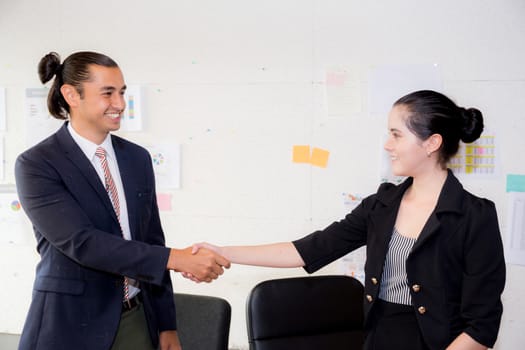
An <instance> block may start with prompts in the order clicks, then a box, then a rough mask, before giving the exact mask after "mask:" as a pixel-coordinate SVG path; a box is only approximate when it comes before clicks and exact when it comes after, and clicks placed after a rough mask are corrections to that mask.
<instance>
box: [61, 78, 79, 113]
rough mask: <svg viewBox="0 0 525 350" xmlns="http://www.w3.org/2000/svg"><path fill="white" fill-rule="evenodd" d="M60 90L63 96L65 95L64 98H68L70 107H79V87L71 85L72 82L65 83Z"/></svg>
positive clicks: (67, 101)
mask: <svg viewBox="0 0 525 350" xmlns="http://www.w3.org/2000/svg"><path fill="white" fill-rule="evenodd" d="M60 92H61V93H62V96H63V97H64V100H66V103H67V104H68V105H69V107H73V108H74V107H77V106H78V104H79V100H80V94H79V93H78V91H77V89H76V88H75V87H74V86H73V85H71V84H64V85H62V86H61V87H60Z"/></svg>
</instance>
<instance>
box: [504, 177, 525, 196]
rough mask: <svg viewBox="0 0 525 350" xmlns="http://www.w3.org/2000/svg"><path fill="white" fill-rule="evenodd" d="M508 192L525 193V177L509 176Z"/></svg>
mask: <svg viewBox="0 0 525 350" xmlns="http://www.w3.org/2000/svg"><path fill="white" fill-rule="evenodd" d="M507 192H525V175H516V174H508V175H507Z"/></svg>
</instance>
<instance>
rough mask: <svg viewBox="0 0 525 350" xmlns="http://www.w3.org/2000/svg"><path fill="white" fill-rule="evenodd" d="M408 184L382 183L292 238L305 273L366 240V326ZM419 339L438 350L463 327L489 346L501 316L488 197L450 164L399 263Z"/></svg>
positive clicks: (499, 268)
mask: <svg viewBox="0 0 525 350" xmlns="http://www.w3.org/2000/svg"><path fill="white" fill-rule="evenodd" d="M411 184H412V178H409V179H407V180H406V181H405V182H403V183H402V184H400V185H398V186H395V185H393V184H389V183H385V184H382V185H381V186H380V187H379V189H378V191H377V193H376V194H374V195H372V196H370V197H367V198H365V199H364V200H363V201H362V203H361V204H360V205H359V206H358V207H357V208H356V209H355V210H353V211H352V212H351V213H350V214H348V215H347V216H346V217H345V218H344V219H343V220H341V221H339V222H334V223H333V224H332V225H330V226H328V227H327V228H326V229H324V230H321V231H317V232H314V233H312V234H310V235H308V236H306V237H304V238H302V239H300V240H297V241H295V242H294V244H295V247H296V248H297V250H298V251H299V254H300V255H301V256H302V258H303V260H304V261H305V263H306V265H305V269H306V271H308V272H309V273H312V272H314V271H316V270H318V269H319V268H321V267H323V266H325V265H326V264H328V263H330V262H332V261H334V260H336V259H338V258H340V257H342V256H344V255H345V254H347V253H348V252H351V251H353V250H355V249H357V248H359V247H361V246H363V245H367V248H366V249H367V261H366V264H365V276H366V277H365V278H366V280H365V300H364V310H365V329H369V328H370V326H371V325H370V324H369V322H370V317H368V316H369V313H370V311H371V310H372V309H373V307H374V303H375V300H376V299H377V297H378V295H379V287H380V285H381V276H382V272H383V265H384V262H385V257H386V254H387V250H388V245H389V242H390V237H391V236H392V232H393V227H394V224H395V221H396V216H397V211H398V209H399V205H400V203H401V198H402V196H403V193H404V192H405V191H406V189H407V188H408V187H409V186H410V185H411ZM406 269H407V276H408V282H409V286H410V287H411V288H410V293H411V296H412V303H413V305H414V311H415V312H416V315H417V318H418V323H419V325H420V328H421V331H422V334H423V337H424V339H425V342H426V343H427V345H428V346H429V347H430V348H431V349H444V348H446V346H448V345H449V344H450V343H451V342H452V340H454V338H455V337H457V336H458V335H459V334H461V333H462V332H466V333H467V334H468V335H470V336H471V337H472V338H473V339H475V340H476V341H478V342H479V343H481V344H483V345H485V346H488V347H492V346H493V345H494V342H495V341H496V337H497V333H498V329H499V324H500V320H501V314H502V310H503V307H502V303H501V299H500V296H501V293H502V292H503V288H504V285H505V262H504V258H503V246H502V242H501V235H500V232H499V228H498V220H497V216H496V210H495V207H494V203H492V202H491V201H489V200H487V199H482V198H478V197H476V196H474V195H472V194H470V193H468V192H467V191H465V190H464V189H463V187H462V186H461V184H460V183H459V181H458V180H457V179H456V177H455V176H454V175H453V174H452V172H451V171H450V170H449V172H448V177H447V180H446V181H445V184H444V186H443V189H442V191H441V194H440V197H439V200H438V203H437V205H436V208H435V210H434V211H433V213H432V214H431V215H430V217H429V219H428V221H427V223H426V224H425V226H424V228H423V230H422V232H421V234H420V235H419V238H418V239H417V241H416V243H415V245H414V247H413V249H412V251H411V252H410V255H409V256H408V258H407V262H406Z"/></svg>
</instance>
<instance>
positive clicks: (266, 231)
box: [0, 0, 525, 349]
mask: <svg viewBox="0 0 525 350" xmlns="http://www.w3.org/2000/svg"><path fill="white" fill-rule="evenodd" d="M524 16H525V2H524V1H522V0H501V1H479V0H476V1H475V0H466V1H454V0H442V1H437V2H436V1H415V0H396V1H356V0H350V1H349V0H345V1H343V0H339V1H336V0H323V1H319V0H288V1H282V0H279V1H276V0H267V1H264V2H255V1H246V0H209V1H203V0H193V1H181V0H173V1H172V0H170V1H167V0H166V1H161V0H152V1H148V2H143V1H129V0H128V1H123V0H115V1H102V0H91V1H80V0H73V1H66V0H48V1H31V0H0V86H3V87H5V88H7V122H8V129H7V131H6V132H3V135H4V138H5V149H6V151H5V167H6V174H5V181H4V183H6V184H9V183H13V182H14V176H13V173H12V169H13V163H14V159H15V157H16V155H17V154H18V153H20V152H21V151H23V150H24V148H25V144H24V133H25V128H26V125H25V122H24V89H25V88H26V87H39V86H40V84H39V82H38V79H37V74H36V66H37V63H38V60H39V59H40V58H41V57H42V56H43V55H44V54H45V53H47V52H49V51H52V50H54V51H57V52H59V53H60V54H61V55H62V56H63V57H64V58H65V57H66V56H67V55H69V54H70V53H71V52H73V51H77V50H96V51H100V52H103V53H106V54H108V55H109V56H111V57H113V58H114V59H115V60H116V61H117V62H118V63H119V65H120V66H121V68H122V69H123V71H124V74H125V78H126V81H127V83H128V84H141V85H142V86H143V87H144V88H145V98H146V101H147V108H146V113H145V114H146V117H147V129H146V130H145V131H144V132H140V133H127V134H124V136H126V137H128V138H130V139H132V140H134V141H136V142H139V143H147V142H153V141H156V140H176V141H178V142H180V143H181V145H182V188H181V189H180V190H174V191H171V193H172V194H173V211H171V212H163V213H162V220H163V225H164V228H165V231H166V233H167V240H168V243H169V244H170V245H172V246H176V247H184V246H187V245H189V244H191V243H193V242H195V241H202V240H208V241H212V242H215V243H218V244H228V243H250V244H251V243H259V242H272V241H276V240H277V241H284V240H292V239H295V238H298V237H300V236H302V235H303V234H306V233H309V232H310V231H312V230H314V229H316V228H320V227H323V226H325V225H327V224H328V223H330V222H331V221H332V220H335V219H337V218H339V217H341V215H342V214H343V211H342V201H341V193H342V192H347V191H351V192H359V193H362V194H369V193H372V192H373V191H374V190H375V189H376V187H377V185H378V180H379V179H378V178H379V160H378V159H379V157H380V149H381V144H380V142H381V141H380V140H381V135H382V133H383V132H384V130H385V127H386V122H385V118H381V117H377V116H371V115H370V113H369V112H368V109H367V101H368V98H369V96H368V95H367V86H368V81H367V72H368V71H369V69H370V68H371V67H374V66H379V65H384V64H430V63H438V64H439V65H440V67H441V70H442V74H443V79H444V90H445V92H446V93H447V94H449V95H450V96H451V97H453V98H454V99H455V100H456V101H458V103H460V104H462V105H466V106H476V107H478V108H479V109H480V110H482V111H483V112H484V115H485V119H486V124H487V126H488V127H489V128H491V129H492V130H495V131H496V132H497V135H498V147H500V156H501V160H502V167H501V173H500V175H499V176H498V177H496V178H495V179H490V180H467V181H466V182H465V186H466V187H467V188H469V189H471V190H472V191H474V192H475V193H477V194H479V195H481V196H486V197H488V198H491V199H493V200H494V201H495V202H496V205H497V207H498V210H499V216H500V221H501V228H502V233H503V235H504V234H505V223H506V209H507V202H506V201H507V195H506V193H505V174H507V173H517V174H524V173H525V162H524V161H525V157H524V156H523V149H525V141H524V140H525V138H524V137H523V134H524V132H525V123H524V117H525V116H524V114H523V113H524V110H525V97H524V96H525V66H524V62H525V40H523V37H524V34H525V20H524V18H525V17H524ZM333 65H343V66H351V67H354V68H355V69H357V70H358V72H359V74H360V76H361V83H360V85H361V86H360V87H361V91H362V105H363V110H362V111H361V112H359V113H353V114H351V115H348V116H347V117H344V118H343V117H340V118H329V117H327V116H326V109H325V107H326V106H325V103H324V85H323V84H324V75H323V74H324V69H325V68H326V67H329V66H333ZM294 144H310V145H312V146H317V147H321V148H324V149H328V150H330V152H331V155H330V160H329V165H328V167H327V168H326V169H322V168H315V167H309V166H303V165H298V164H293V163H292V162H291V147H292V145H294ZM37 261H38V257H37V256H36V253H35V252H34V247H29V246H12V245H3V246H0V264H1V265H0V266H1V271H2V275H1V279H2V288H0V296H1V298H0V300H3V302H2V304H1V305H0V308H1V311H0V332H12V333H17V332H20V331H21V327H22V324H23V320H24V317H25V312H26V311H27V307H28V303H29V299H30V295H31V283H32V278H33V273H34V272H33V271H34V265H35V264H36V262H37ZM524 271H525V270H524V268H523V267H519V266H508V283H507V288H506V290H505V294H504V303H505V313H504V317H503V324H502V328H501V332H500V337H499V341H498V344H497V346H496V348H497V349H516V348H519V347H520V345H521V344H523V343H524V342H525V334H524V333H523V331H522V330H523V329H524V327H525V320H524V317H523V316H522V315H523V314H524V313H525V303H524V301H523V298H522V297H521V296H522V295H523V294H524V292H525V284H524V282H522V281H523V278H522V277H521V278H520V277H519V276H520V275H523V273H524ZM334 272H335V273H336V272H338V270H337V265H332V266H329V267H327V268H325V269H324V270H323V271H322V272H321V273H334ZM303 274H304V272H302V270H280V271H278V270H272V269H262V268H252V267H239V266H234V267H233V268H232V269H231V270H230V271H228V273H227V274H226V275H224V276H223V277H222V278H221V279H220V280H218V281H216V282H214V283H213V284H211V285H203V284H200V285H195V284H192V283H191V282H189V281H187V280H184V279H182V278H180V277H178V276H175V275H173V276H174V286H175V289H176V290H177V291H181V292H190V293H198V294H211V295H217V296H222V297H224V298H226V299H228V300H229V301H230V303H231V304H232V306H233V317H232V330H231V336H230V344H231V347H236V348H244V347H246V344H247V340H246V331H245V319H244V303H245V299H246V296H247V294H248V292H249V290H250V289H251V287H252V286H253V285H254V284H256V283H257V282H258V281H260V280H264V279H268V278H275V277H280V276H290V275H303ZM6 300H7V301H9V302H8V303H6Z"/></svg>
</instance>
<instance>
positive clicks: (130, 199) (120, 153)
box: [111, 135, 137, 239]
mask: <svg viewBox="0 0 525 350" xmlns="http://www.w3.org/2000/svg"><path fill="white" fill-rule="evenodd" d="M111 142H112V144H113V149H114V150H115V155H116V157H117V163H118V168H119V171H120V179H121V180H122V187H124V196H125V197H126V206H127V208H128V221H129V230H130V233H131V237H132V238H133V239H136V238H137V237H135V233H136V232H137V220H136V215H135V213H136V212H137V210H136V207H137V200H136V197H135V196H136V193H137V189H136V182H135V178H134V177H133V176H132V175H133V171H136V169H134V166H133V164H132V159H133V158H132V154H130V151H129V147H125V144H124V143H123V142H122V141H121V140H120V139H119V138H117V137H115V136H113V135H112V136H111Z"/></svg>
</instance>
